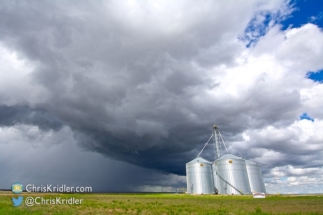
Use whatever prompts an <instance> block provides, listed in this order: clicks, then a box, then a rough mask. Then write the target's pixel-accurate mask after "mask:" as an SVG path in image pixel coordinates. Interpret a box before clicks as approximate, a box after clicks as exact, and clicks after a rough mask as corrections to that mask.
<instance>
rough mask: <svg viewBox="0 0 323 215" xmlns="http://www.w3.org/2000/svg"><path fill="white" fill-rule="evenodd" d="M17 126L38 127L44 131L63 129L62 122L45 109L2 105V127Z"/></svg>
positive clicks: (0, 110)
mask: <svg viewBox="0 0 323 215" xmlns="http://www.w3.org/2000/svg"><path fill="white" fill-rule="evenodd" d="M16 124H26V125H36V126H38V127H39V128H40V129H42V130H45V131H46V130H49V129H53V130H55V131H57V130H59V129H61V128H62V126H63V124H62V122H61V121H60V120H59V119H58V118H57V117H55V116H53V115H51V114H50V113H48V112H47V111H46V110H43V109H31V108H29V107H28V106H12V107H10V106H5V105H0V126H6V127H10V126H14V125H16Z"/></svg>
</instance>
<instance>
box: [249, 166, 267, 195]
mask: <svg viewBox="0 0 323 215" xmlns="http://www.w3.org/2000/svg"><path fill="white" fill-rule="evenodd" d="M246 167H247V173H248V178H249V184H250V189H251V192H253V193H257V192H260V193H266V189H265V184H264V181H263V177H262V173H261V167H260V165H259V164H256V163H254V162H252V161H249V160H246Z"/></svg>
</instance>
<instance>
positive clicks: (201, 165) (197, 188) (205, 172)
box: [186, 157, 215, 194]
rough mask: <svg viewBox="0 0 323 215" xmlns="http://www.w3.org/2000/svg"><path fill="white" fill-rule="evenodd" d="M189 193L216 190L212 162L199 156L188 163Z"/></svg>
mask: <svg viewBox="0 0 323 215" xmlns="http://www.w3.org/2000/svg"><path fill="white" fill-rule="evenodd" d="M186 179H187V193H190V194H213V193H214V192H215V189H214V182H213V174H212V163H211V162H210V161H207V160H205V159H204V158H202V157H197V158H195V159H194V160H192V161H190V162H188V163H187V164H186Z"/></svg>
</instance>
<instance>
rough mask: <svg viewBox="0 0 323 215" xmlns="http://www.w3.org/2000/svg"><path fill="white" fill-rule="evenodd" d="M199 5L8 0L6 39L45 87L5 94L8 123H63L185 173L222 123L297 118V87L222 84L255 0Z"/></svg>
mask: <svg viewBox="0 0 323 215" xmlns="http://www.w3.org/2000/svg"><path fill="white" fill-rule="evenodd" d="M139 4H141V3H139ZM151 4H153V3H151ZM137 6H138V5H137ZM193 6H194V5H191V3H185V4H184V3H183V2H181V3H180V6H179V8H176V5H173V7H174V8H175V9H174V8H173V7H169V8H168V9H169V11H168V10H162V11H167V12H165V13H163V14H159V13H161V12H160V11H159V10H157V9H156V10H155V11H153V8H154V7H153V6H152V5H150V4H149V3H147V5H146V4H145V5H140V6H139V7H138V8H136V6H134V7H133V8H131V7H130V8H128V7H126V6H125V5H123V3H120V2H113V1H111V2H110V1H99V2H87V1H82V2H77V3H76V2H72V1H70V2H54V1H45V2H36V1H33V2H27V1H3V2H1V5H0V40H1V41H2V42H3V44H4V45H5V46H6V47H7V48H8V49H11V50H14V51H15V52H17V53H18V55H20V56H22V57H24V58H27V59H28V60H30V61H31V62H33V63H34V65H35V69H34V71H33V73H32V74H30V75H29V77H31V83H28V84H32V85H35V86H40V89H42V90H43V91H44V93H45V94H46V97H45V98H39V101H33V102H34V103H33V104H31V105H30V107H37V110H36V109H31V108H29V106H27V104H29V101H28V100H25V101H21V102H20V103H21V104H24V105H21V106H14V105H13V106H10V107H8V106H1V108H2V109H3V110H4V112H1V115H0V117H1V118H0V122H1V125H5V126H10V125H14V124H15V123H25V124H34V125H37V126H39V127H40V128H43V129H50V128H51V129H56V130H58V129H60V128H61V126H62V125H63V124H64V125H66V126H69V127H70V128H71V130H72V131H73V132H74V136H75V139H76V140H77V141H78V144H79V145H80V146H82V147H83V148H85V149H87V150H90V151H95V152H99V153H101V154H103V155H106V156H108V157H112V158H114V159H118V160H122V161H126V162H129V163H132V164H135V165H138V166H142V167H147V168H152V169H158V170H163V171H165V172H171V173H176V174H181V175H183V174H185V163H186V162H188V161H190V160H191V159H193V158H194V157H195V156H196V155H197V154H198V152H199V150H200V149H201V148H202V147H203V144H204V143H205V141H207V139H208V138H209V136H210V134H211V126H212V125H213V124H214V123H217V124H219V125H220V128H221V129H222V132H223V134H224V136H227V137H228V139H229V140H230V141H240V140H241V133H242V132H244V131H245V130H247V129H252V128H258V129H261V128H263V127H266V126H267V125H268V124H273V125H277V126H282V125H286V124H288V123H290V122H293V120H294V118H295V117H297V116H298V115H297V114H298V110H299V107H300V95H299V93H298V92H294V91H287V90H286V91H285V90H281V91H273V90H271V89H272V88H271V87H272V83H271V82H266V80H267V79H266V77H262V78H260V79H259V80H257V83H256V84H254V86H253V87H251V88H250V89H248V90H245V91H242V92H241V95H240V96H239V97H238V98H237V97H234V96H231V95H226V94H225V92H222V89H223V88H225V87H226V86H225V85H224V84H223V83H222V78H223V77H224V76H225V72H224V71H222V70H221V69H217V70H214V71H213V70H212V72H210V71H208V69H211V68H215V67H220V66H221V65H225V66H226V68H231V67H233V66H235V65H236V64H237V62H236V59H237V57H238V56H240V55H241V53H242V52H243V51H244V46H243V44H241V43H239V42H237V35H239V34H240V33H241V32H243V31H244V28H245V27H246V26H247V24H248V22H249V21H250V19H251V18H252V16H253V12H254V11H253V8H254V7H255V5H254V3H253V2H251V3H248V4H246V3H244V2H234V1H232V2H229V3H228V4H223V6H222V5H220V6H219V5H218V4H216V3H212V2H209V3H203V4H201V8H199V7H198V8H196V10H195V6H196V5H195V6H194V7H193ZM146 7H147V8H146ZM181 7H183V8H184V9H183V8H181ZM179 12H181V14H178V13H179ZM229 12H230V13H231V14H234V15H233V16H231V15H230V16H228V13H229ZM154 13H156V14H154ZM158 17H162V18H163V19H160V18H158ZM210 73H212V74H210ZM211 90H215V91H216V90H217V93H215V94H211V93H209V92H210V91H211ZM212 92H214V91H212ZM8 95H10V92H8ZM264 95H266V96H264ZM273 101H274V102H273ZM0 102H1V101H0ZM25 104H26V105H25ZM58 119H59V120H58ZM229 137H231V138H229ZM279 146H280V145H279V144H274V145H270V146H264V147H268V148H270V149H274V150H278V151H282V150H284V148H283V147H279ZM246 148H247V147H241V149H242V150H245V151H246V153H247V151H248V150H247V149H246ZM213 150H214V149H213V148H212V147H209V148H208V149H207V152H206V156H207V157H211V155H210V154H211V153H212V151H213ZM257 155H260V154H257ZM291 162H292V161H291ZM275 164H276V163H275ZM273 165H274V164H273ZM277 165H278V163H277Z"/></svg>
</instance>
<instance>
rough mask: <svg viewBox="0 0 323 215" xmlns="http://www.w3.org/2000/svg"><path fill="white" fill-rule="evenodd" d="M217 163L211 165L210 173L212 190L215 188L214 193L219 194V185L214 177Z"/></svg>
mask: <svg viewBox="0 0 323 215" xmlns="http://www.w3.org/2000/svg"><path fill="white" fill-rule="evenodd" d="M216 165H217V163H216V162H213V164H212V173H213V181H214V188H215V191H216V193H219V189H218V187H219V185H218V181H217V176H216V169H217V166H216Z"/></svg>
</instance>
